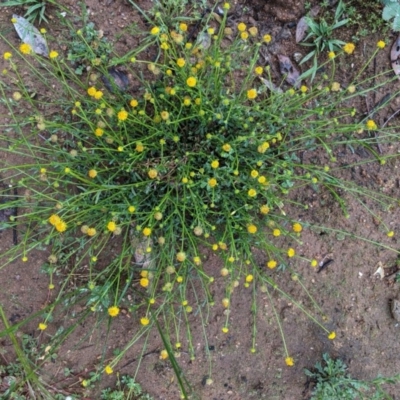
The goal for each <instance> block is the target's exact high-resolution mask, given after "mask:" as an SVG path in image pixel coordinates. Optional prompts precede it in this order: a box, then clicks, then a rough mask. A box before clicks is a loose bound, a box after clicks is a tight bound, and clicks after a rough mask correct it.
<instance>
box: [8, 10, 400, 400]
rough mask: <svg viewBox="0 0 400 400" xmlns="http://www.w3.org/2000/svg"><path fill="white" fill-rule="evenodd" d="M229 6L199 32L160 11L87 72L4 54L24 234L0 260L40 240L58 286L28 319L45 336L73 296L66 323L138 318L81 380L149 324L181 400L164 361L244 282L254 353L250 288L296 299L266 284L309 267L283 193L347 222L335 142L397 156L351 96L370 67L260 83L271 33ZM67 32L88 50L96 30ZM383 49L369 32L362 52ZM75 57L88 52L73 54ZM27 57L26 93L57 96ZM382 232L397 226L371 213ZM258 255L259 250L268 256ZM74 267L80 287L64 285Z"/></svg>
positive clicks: (57, 59) (224, 326) (27, 53)
mask: <svg viewBox="0 0 400 400" xmlns="http://www.w3.org/2000/svg"><path fill="white" fill-rule="evenodd" d="M229 7H230V5H229V3H225V4H224V7H223V12H222V14H223V15H222V17H221V16H219V18H218V19H217V21H218V23H217V21H214V20H213V19H211V17H207V18H205V19H204V21H201V22H202V23H201V24H196V27H197V28H196V29H197V30H198V31H197V32H195V33H190V31H189V26H188V25H187V23H186V22H182V21H175V22H174V24H173V25H172V26H171V25H168V24H166V23H165V21H164V19H163V15H162V14H161V13H157V12H156V13H155V14H154V15H155V19H154V21H152V26H151V27H150V28H149V31H147V32H144V33H143V37H142V38H141V42H140V44H138V47H137V48H134V49H132V50H131V51H130V52H128V53H127V54H125V55H123V56H118V55H113V58H112V61H109V60H108V58H107V57H106V58H102V57H99V58H97V57H96V62H95V63H93V62H92V68H91V71H90V74H89V75H87V76H86V75H85V80H81V79H80V77H78V76H77V74H76V71H74V70H73V69H71V68H70V66H69V64H68V63H67V62H65V59H64V57H63V56H62V54H60V53H59V51H57V50H55V49H51V51H50V53H49V59H42V58H39V57H35V56H34V54H32V52H31V49H30V48H29V46H28V45H26V44H25V45H22V46H21V47H20V49H19V51H17V50H16V49H15V48H14V49H11V45H10V52H7V53H5V54H4V59H5V60H6V61H7V62H8V63H9V66H8V68H7V70H6V71H5V72H3V73H4V74H5V75H7V74H8V76H10V77H12V78H13V79H12V82H13V84H12V86H11V85H10V86H3V85H2V86H0V92H1V94H2V97H3V98H4V99H5V104H6V106H7V107H8V110H9V113H10V115H11V122H7V123H5V124H4V125H3V133H2V134H1V139H2V140H3V141H4V142H3V143H6V145H4V147H3V148H2V151H4V152H5V153H9V154H12V155H16V156H18V157H21V162H20V163H17V164H15V163H9V164H8V163H6V164H5V165H4V166H3V167H2V169H1V173H2V174H3V175H4V182H6V183H7V185H11V186H12V187H15V188H16V189H17V192H18V195H17V196H13V197H10V198H9V199H8V201H5V202H3V203H2V204H0V209H3V210H8V209H10V208H12V207H14V208H18V215H17V216H15V215H12V216H11V217H10V220H9V221H8V223H9V225H8V226H10V227H11V228H16V229H18V231H19V237H20V241H19V244H18V245H17V246H14V247H11V248H10V249H9V250H8V251H7V252H5V253H4V255H3V256H4V260H5V261H4V266H6V265H8V264H9V263H11V262H12V261H14V260H16V259H20V260H22V261H23V262H27V261H29V258H30V256H31V253H32V252H33V251H34V250H35V249H46V250H47V251H49V253H50V255H49V257H48V262H46V263H45V265H43V271H44V272H45V273H46V274H47V276H48V279H49V284H48V288H49V290H50V291H56V290H57V295H56V296H54V301H53V303H51V304H49V305H48V306H47V307H46V308H45V309H44V310H43V313H42V319H41V320H40V321H38V329H39V330H41V331H46V330H47V329H49V328H50V327H51V324H52V322H53V319H54V318H56V317H57V316H58V313H60V312H62V310H63V307H64V310H67V309H68V308H70V307H72V306H73V305H74V304H78V303H79V304H84V307H83V311H82V312H81V313H80V315H79V316H77V317H76V318H77V322H76V324H75V326H77V325H78V324H79V322H80V321H82V320H84V319H85V318H87V317H88V315H89V314H92V313H94V315H96V316H97V317H98V318H99V319H100V320H105V319H108V322H109V323H110V324H111V323H112V321H113V319H114V320H115V319H118V318H120V313H121V311H122V309H124V311H125V312H127V313H129V314H130V315H131V317H132V318H133V319H134V320H135V321H137V326H138V330H137V332H135V333H134V335H133V336H132V338H130V339H129V343H127V345H126V348H125V349H124V350H122V351H120V352H118V354H115V355H113V356H110V357H109V358H108V359H107V360H102V362H101V363H99V365H98V366H96V370H95V372H93V373H92V374H91V376H90V377H89V378H88V379H86V380H85V383H86V385H90V384H91V383H92V382H94V381H96V380H97V379H98V378H99V376H100V375H101V374H102V373H105V374H112V373H113V372H114V370H115V369H116V368H118V363H119V361H120V360H121V359H122V357H123V356H124V354H125V352H126V351H127V349H128V348H129V347H130V346H132V344H133V343H135V342H136V341H137V340H139V338H140V337H141V336H142V335H144V334H146V333H148V332H149V331H150V330H149V328H150V327H152V326H154V327H156V328H157V329H158V330H159V332H160V334H161V336H162V339H163V346H164V349H162V350H161V352H160V358H161V359H163V360H165V359H169V360H170V361H171V363H172V365H173V367H174V369H175V371H177V376H178V378H179V379H178V381H179V384H180V386H181V390H182V393H183V397H187V392H186V389H185V382H184V380H183V378H181V376H182V373H181V371H180V370H179V366H178V364H177V362H176V360H175V354H176V353H179V352H180V351H182V349H183V347H185V349H186V351H188V353H189V355H190V357H191V358H192V359H194V358H195V355H196V354H195V347H194V346H193V343H192V333H191V325H190V321H191V318H193V317H192V316H193V314H195V313H196V316H197V318H200V319H202V321H204V322H205V321H206V319H207V313H208V311H209V310H208V307H209V306H210V305H212V304H214V303H215V302H217V303H218V304H221V306H222V307H223V308H224V309H225V310H226V313H225V315H226V319H225V320H224V321H223V322H222V323H221V330H222V332H223V333H228V332H229V329H232V328H233V329H234V327H231V324H230V314H229V313H230V312H234V310H231V299H232V297H233V296H235V292H236V290H235V289H236V288H237V287H238V286H239V285H243V286H244V287H245V288H248V289H249V291H250V292H251V293H252V298H253V299H254V300H253V302H252V310H251V313H252V318H253V321H254V329H253V330H252V347H251V351H252V352H256V343H257V329H256V324H257V320H256V315H257V301H256V299H257V296H256V295H257V293H258V291H262V292H263V293H266V295H267V297H268V298H269V299H270V300H271V304H272V307H273V300H272V296H271V293H272V292H273V291H275V292H279V293H280V294H281V295H282V296H286V297H287V298H290V296H289V295H288V294H287V293H286V292H285V287H284V285H283V287H282V286H281V285H279V284H278V283H277V279H276V276H277V275H276V271H277V269H276V267H278V266H280V267H281V268H280V269H281V270H286V271H288V272H289V273H290V274H291V277H292V279H293V280H294V281H298V282H299V284H301V276H300V274H299V273H298V272H297V266H299V265H301V264H308V265H311V266H312V267H316V266H317V265H318V262H317V260H316V259H315V256H316V255H315V254H312V249H310V253H309V254H302V255H299V254H298V251H297V246H298V244H300V243H301V234H302V231H303V230H304V229H305V228H308V226H309V223H308V222H307V221H304V222H301V221H298V220H296V218H294V217H292V216H291V215H288V213H287V212H286V211H285V208H286V205H287V204H292V205H297V206H298V207H299V208H300V209H301V210H306V209H307V205H305V204H297V203H295V202H294V201H293V200H292V198H291V197H290V194H291V193H292V192H293V191H294V190H303V189H305V188H310V190H313V191H316V192H318V191H328V192H329V193H331V194H332V196H333V198H334V199H336V200H337V202H338V203H339V204H340V206H341V207H342V209H343V212H344V215H345V216H348V215H349V212H348V210H347V207H346V201H345V199H344V198H343V195H342V193H343V192H344V191H345V192H346V193H347V195H351V194H353V195H354V196H355V198H356V199H357V200H360V199H361V198H362V196H363V195H365V196H368V193H367V192H366V191H365V190H363V189H361V188H359V187H357V186H356V185H355V184H353V183H351V182H347V181H344V180H343V179H339V178H337V177H336V175H335V169H338V168H340V164H339V163H338V160H337V157H336V152H337V151H338V149H342V148H343V146H349V148H350V147H351V148H354V147H363V148H365V149H367V150H368V151H369V154H371V157H370V159H369V161H370V162H377V161H378V162H380V163H381V164H384V163H385V162H386V160H387V158H389V157H391V156H390V155H383V154H382V155H381V154H379V153H377V152H376V151H375V150H374V148H375V146H376V145H377V143H379V144H381V143H386V142H390V141H392V140H393V138H394V137H397V136H396V135H398V134H397V133H396V131H395V128H393V127H392V128H388V127H386V128H384V129H383V128H382V129H380V128H378V126H377V123H376V122H375V121H374V120H373V119H372V118H364V119H360V116H359V115H357V112H356V110H355V109H353V108H350V107H349V106H348V101H349V100H350V99H352V98H353V97H355V96H358V95H361V96H364V95H365V93H367V92H368V91H372V90H375V89H376V88H377V87H378V85H379V84H376V85H375V86H374V83H373V82H374V78H368V79H366V80H362V79H360V76H359V75H358V76H356V77H355V78H354V80H351V79H349V81H348V82H347V83H346V86H345V87H341V86H340V84H339V83H338V82H335V81H334V75H333V77H329V76H324V77H323V78H322V79H321V81H320V82H319V84H318V85H315V86H313V87H310V86H306V85H301V87H300V88H299V89H298V90H295V89H293V88H287V87H283V88H276V87H274V86H273V85H271V84H268V82H269V83H271V81H272V77H271V75H270V68H269V66H268V65H267V66H265V65H262V64H261V61H260V57H259V51H260V47H262V46H269V44H270V43H271V40H273V38H271V36H270V35H269V34H265V35H261V34H260V33H259V32H258V29H257V27H255V26H246V24H244V23H242V22H241V23H239V24H238V25H237V26H236V27H235V28H232V27H229V26H227V16H228V10H229ZM210 15H213V14H211V13H210ZM92 28H93V26H92V27H91V28H90V29H92ZM93 32H94V31H93ZM76 34H77V38H78V39H79V40H81V38H82V37H85V35H83V33H82V31H81V32H77V33H76ZM85 34H86V33H85ZM196 38H197V39H196ZM78 39H77V40H78ZM4 40H5V39H4ZM79 43H80V45H82V46H87V53H88V54H92V52H93V54H95V53H94V50H93V48H92V47H93V46H94V45H93V41H90V40H89V41H87V40H81V41H80V42H79ZM55 46H56V44H55V43H52V44H51V46H50V47H55ZM74 46H75V45H74V44H73V45H72V49H74ZM383 46H384V43H383ZM380 48H382V43H381V42H380V43H379V44H378V47H377V48H376V51H374V53H373V54H372V56H371V59H372V58H373V57H374V56H375V55H376V53H377V52H378V51H379V49H380ZM71 51H73V52H74V53H76V54H78V53H79V54H84V49H83V47H82V49H81V50H79V51H77V50H76V49H75V50H71ZM353 51H354V45H353V44H352V43H347V44H346V45H345V46H344V48H343V49H338V51H337V53H336V54H335V53H334V54H333V56H331V57H329V59H328V60H327V61H326V63H325V65H326V67H327V68H331V70H332V71H334V70H335V62H336V60H337V59H338V58H340V59H342V58H347V57H351V53H352V52H353ZM60 52H61V51H60ZM149 55H150V56H149ZM17 57H19V61H20V62H19V63H16V62H15V61H14V60H15V59H16V58H17ZM82 57H83V56H82ZM69 58H70V57H69ZM117 61H119V62H117ZM21 63H22V65H24V66H25V65H29V66H30V73H31V74H32V75H33V76H35V78H37V81H38V82H39V83H40V87H39V88H38V91H40V92H42V91H46V93H51V96H49V97H47V96H32V95H30V93H32V90H31V88H29V87H28V86H27V84H26V83H25V81H24V79H23V75H22V74H20V72H19V70H20V68H21V67H20V65H21ZM78 72H83V70H82V71H78ZM266 83H267V84H266ZM133 86H134V90H133ZM283 89H284V90H283ZM395 95H396V94H393V96H395ZM377 131H378V132H379V135H375V134H374V133H375V132H377ZM305 152H317V153H319V154H322V155H323V157H324V159H325V160H326V161H325V162H324V163H323V165H318V164H316V163H313V162H307V161H304V160H303V159H302V158H301V157H302V154H304V153H305ZM346 167H347V166H346ZM374 200H375V201H377V202H378V203H379V204H380V205H381V206H382V207H390V205H391V204H392V202H393V201H394V200H393V199H391V198H390V197H389V196H385V195H383V194H380V193H375V194H374ZM360 201H361V200H360ZM381 226H382V227H384V228H383V229H384V230H385V232H384V233H385V234H386V233H388V234H389V235H390V236H392V235H393V232H391V231H389V229H387V226H386V225H385V224H384V222H383V221H382V224H381ZM282 238H284V239H285V241H284V242H282V241H281V239H282ZM254 248H257V249H259V250H261V251H262V253H263V257H264V260H263V262H262V265H260V261H259V259H257V257H256V256H255V254H254ZM207 252H209V253H211V252H214V253H215V254H217V255H218V256H219V257H220V258H221V259H222V260H223V263H224V266H223V268H221V270H220V271H210V270H209V269H208V268H207V265H206V263H205V262H204V254H205V253H207ZM74 276H79V281H78V282H76V284H75V285H74V288H72V289H71V285H69V283H70V281H71V280H72V279H73V277H74ZM216 279H220V280H222V282H223V285H224V286H225V294H224V296H223V297H222V296H221V298H214V297H213V295H212V292H213V290H212V285H213V284H214V282H215V280H216ZM301 285H302V284H301ZM302 287H304V286H302ZM249 296H250V294H249ZM290 300H291V301H292V302H293V303H294V304H295V305H296V306H298V307H299V309H300V310H302V311H304V312H305V313H306V315H307V316H309V317H310V318H311V319H312V320H313V321H314V322H315V323H316V324H318V325H319V326H320V327H321V329H323V330H324V331H325V333H326V334H327V336H328V337H329V339H334V338H335V332H334V331H331V329H328V327H326V326H324V324H322V323H321V322H319V319H318V318H317V317H314V316H313V315H311V314H310V313H309V312H308V311H307V310H305V309H304V307H303V306H302V305H301V304H299V303H298V302H296V300H294V299H291V298H290ZM315 307H316V310H317V313H319V312H321V314H323V313H322V311H321V310H320V309H319V308H318V305H316V304H315ZM275 315H276V321H277V324H278V325H279V327H280V328H281V326H280V319H279V316H278V314H277V313H275ZM161 322H162V324H161ZM72 329H73V328H69V329H65V328H64V329H59V330H58V331H57V332H56V333H54V335H53V336H52V341H53V342H54V343H57V344H58V345H59V344H60V343H62V341H63V340H65V338H66V337H67V336H68V335H69V334H70V333H71V331H72ZM280 330H281V332H282V329H280ZM184 338H185V339H184ZM282 340H283V347H284V357H283V359H284V361H285V363H286V365H288V366H292V365H293V364H294V362H295V360H294V358H293V357H292V356H291V355H290V352H289V349H288V346H287V345H286V342H285V339H284V335H283V334H282ZM46 357H49V355H44V358H46Z"/></svg>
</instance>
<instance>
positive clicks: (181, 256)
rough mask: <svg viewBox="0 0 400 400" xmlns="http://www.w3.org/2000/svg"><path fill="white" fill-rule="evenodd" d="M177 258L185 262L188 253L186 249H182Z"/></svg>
mask: <svg viewBox="0 0 400 400" xmlns="http://www.w3.org/2000/svg"><path fill="white" fill-rule="evenodd" d="M176 259H177V261H179V262H184V261H185V260H186V253H185V252H184V251H180V252H179V253H177V254H176Z"/></svg>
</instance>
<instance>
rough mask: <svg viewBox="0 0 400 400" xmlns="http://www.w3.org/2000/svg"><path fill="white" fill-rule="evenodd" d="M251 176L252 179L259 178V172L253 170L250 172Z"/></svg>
mask: <svg viewBox="0 0 400 400" xmlns="http://www.w3.org/2000/svg"><path fill="white" fill-rule="evenodd" d="M250 176H251V177H252V178H257V176H258V171H256V170H255V169H253V170H252V171H251V172H250Z"/></svg>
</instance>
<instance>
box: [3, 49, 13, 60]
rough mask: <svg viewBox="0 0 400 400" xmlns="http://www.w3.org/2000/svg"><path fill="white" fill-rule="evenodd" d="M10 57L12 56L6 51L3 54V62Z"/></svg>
mask: <svg viewBox="0 0 400 400" xmlns="http://www.w3.org/2000/svg"><path fill="white" fill-rule="evenodd" d="M11 57H12V54H11V53H10V52H9V51H6V52H5V53H4V54H3V58H4V59H5V60H9V59H10V58H11Z"/></svg>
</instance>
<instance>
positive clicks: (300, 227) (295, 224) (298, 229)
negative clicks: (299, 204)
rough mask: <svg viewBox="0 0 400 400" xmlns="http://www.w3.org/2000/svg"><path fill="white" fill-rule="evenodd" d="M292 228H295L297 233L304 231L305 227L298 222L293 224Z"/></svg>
mask: <svg viewBox="0 0 400 400" xmlns="http://www.w3.org/2000/svg"><path fill="white" fill-rule="evenodd" d="M292 228H293V231H294V232H296V233H298V232H301V231H302V230H303V227H302V226H301V224H299V223H298V222H295V223H294V224H293V227H292Z"/></svg>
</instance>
